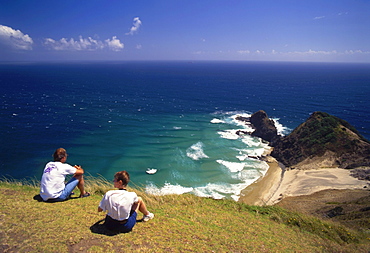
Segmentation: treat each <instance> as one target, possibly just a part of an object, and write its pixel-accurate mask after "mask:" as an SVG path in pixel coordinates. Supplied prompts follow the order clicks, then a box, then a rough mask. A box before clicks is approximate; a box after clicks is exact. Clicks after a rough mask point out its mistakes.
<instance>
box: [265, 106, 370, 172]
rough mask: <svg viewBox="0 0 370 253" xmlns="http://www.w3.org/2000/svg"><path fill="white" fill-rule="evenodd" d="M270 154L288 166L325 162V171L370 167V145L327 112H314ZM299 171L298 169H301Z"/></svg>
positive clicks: (280, 141)
mask: <svg viewBox="0 0 370 253" xmlns="http://www.w3.org/2000/svg"><path fill="white" fill-rule="evenodd" d="M272 146H273V147H274V150H273V152H272V153H271V155H272V156H274V157H275V158H276V159H277V160H278V161H280V162H282V163H283V164H284V165H285V166H288V167H292V166H297V164H299V163H301V162H303V161H304V160H306V159H311V160H310V163H313V161H312V159H316V158H318V159H320V160H321V162H322V161H323V160H326V162H325V166H326V167H340V168H346V169H352V168H357V167H361V166H370V143H369V141H368V140H366V139H365V138H364V137H363V136H361V135H360V134H359V132H358V131H357V130H356V129H355V128H354V127H353V126H351V125H350V124H349V123H348V122H346V121H345V120H342V119H340V118H337V117H335V116H332V115H330V114H328V113H325V112H314V113H312V114H311V116H310V117H309V118H308V119H307V120H306V121H305V122H304V123H302V124H301V125H299V126H298V127H297V128H296V129H294V130H293V132H292V133H290V134H289V135H287V136H284V137H281V138H277V139H275V141H273V143H272ZM298 167H299V165H298Z"/></svg>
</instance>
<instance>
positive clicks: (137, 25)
mask: <svg viewBox="0 0 370 253" xmlns="http://www.w3.org/2000/svg"><path fill="white" fill-rule="evenodd" d="M141 24H142V22H141V20H140V18H139V17H136V18H134V21H133V24H132V27H131V28H130V31H129V32H128V33H126V35H134V33H135V32H137V31H138V30H139V28H140V26H141Z"/></svg>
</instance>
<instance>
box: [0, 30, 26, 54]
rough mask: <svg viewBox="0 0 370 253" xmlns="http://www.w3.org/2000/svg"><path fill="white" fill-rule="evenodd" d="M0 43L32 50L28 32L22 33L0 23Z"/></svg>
mask: <svg viewBox="0 0 370 253" xmlns="http://www.w3.org/2000/svg"><path fill="white" fill-rule="evenodd" d="M0 43H1V44H5V45H7V46H10V47H12V48H14V49H20V50H32V44H33V40H32V38H31V37H30V36H29V35H28V34H23V33H22V32H21V31H20V30H14V29H13V28H11V27H8V26H4V25H0Z"/></svg>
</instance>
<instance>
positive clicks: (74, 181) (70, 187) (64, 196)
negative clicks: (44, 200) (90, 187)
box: [52, 177, 79, 202]
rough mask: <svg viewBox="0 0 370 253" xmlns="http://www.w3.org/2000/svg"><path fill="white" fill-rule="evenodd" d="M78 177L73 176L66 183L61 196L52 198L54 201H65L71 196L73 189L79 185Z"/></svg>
mask: <svg viewBox="0 0 370 253" xmlns="http://www.w3.org/2000/svg"><path fill="white" fill-rule="evenodd" d="M78 182H79V181H78V179H77V178H75V177H72V178H71V179H70V180H69V181H68V183H66V185H65V187H64V190H63V191H62V193H61V194H60V196H59V197H58V198H55V199H52V201H53V202H54V201H55V202H57V201H64V200H66V199H68V198H69V196H70V195H71V193H72V191H73V189H74V188H76V186H77V185H78Z"/></svg>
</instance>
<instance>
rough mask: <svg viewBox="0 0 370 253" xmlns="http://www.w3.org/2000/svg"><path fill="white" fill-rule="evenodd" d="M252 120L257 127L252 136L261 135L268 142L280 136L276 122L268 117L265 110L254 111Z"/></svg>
mask: <svg viewBox="0 0 370 253" xmlns="http://www.w3.org/2000/svg"><path fill="white" fill-rule="evenodd" d="M250 121H251V123H252V125H253V126H254V128H255V131H254V132H253V133H252V136H256V137H260V138H262V139H263V140H266V141H268V142H272V141H273V140H275V139H276V138H277V137H278V134H277V129H276V127H275V123H274V121H273V120H272V119H269V118H268V117H267V114H266V112H265V111H262V110H260V111H258V112H256V113H254V114H253V115H252V116H251V119H250Z"/></svg>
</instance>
